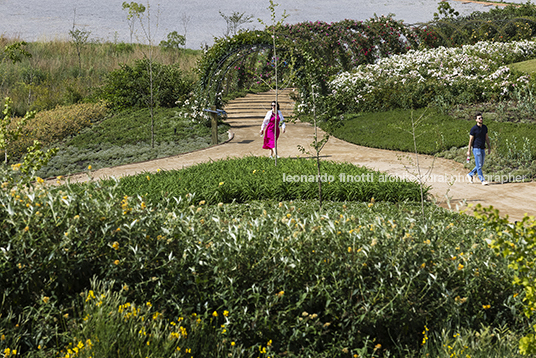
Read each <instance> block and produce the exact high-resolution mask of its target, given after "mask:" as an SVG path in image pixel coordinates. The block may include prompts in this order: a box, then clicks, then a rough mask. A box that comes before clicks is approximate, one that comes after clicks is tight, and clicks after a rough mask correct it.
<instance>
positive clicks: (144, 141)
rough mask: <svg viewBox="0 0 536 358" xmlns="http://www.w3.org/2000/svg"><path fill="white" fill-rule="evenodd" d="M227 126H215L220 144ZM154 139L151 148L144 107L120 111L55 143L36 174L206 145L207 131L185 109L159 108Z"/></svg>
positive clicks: (136, 159)
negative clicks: (53, 151) (52, 152)
mask: <svg viewBox="0 0 536 358" xmlns="http://www.w3.org/2000/svg"><path fill="white" fill-rule="evenodd" d="M58 119H59V120H60V119H61V117H60V118H58ZM140 119H143V120H142V121H141V122H140ZM228 128H229V126H228V125H227V124H225V123H221V124H220V125H219V126H218V141H219V142H220V143H221V142H224V141H226V140H228V138H229V136H228V133H227V131H228ZM155 142H156V143H155V146H154V147H152V146H151V143H150V122H149V111H148V110H147V109H140V110H131V111H125V112H121V113H118V114H116V115H114V116H111V117H108V118H106V119H105V120H101V121H99V122H98V123H95V124H94V125H92V126H91V128H87V129H86V130H81V131H80V133H79V134H77V135H76V136H73V137H65V138H63V140H62V141H61V142H60V143H56V144H57V145H58V147H59V148H60V151H59V152H58V154H57V155H56V156H55V157H54V158H52V160H51V161H50V162H49V164H48V165H47V166H45V167H43V168H42V169H41V170H40V171H38V172H37V175H38V176H40V177H43V178H48V177H56V176H59V175H68V174H72V173H79V172H82V171H85V170H87V168H88V166H89V165H91V167H92V169H93V170H96V169H99V168H105V167H111V166H116V165H121V164H128V163H133V162H140V161H144V160H150V159H156V158H163V157H167V156H171V155H176V154H180V153H185V152H189V151H193V150H198V149H201V148H206V147H209V146H210V145H211V130H210V128H209V127H206V126H205V125H204V124H201V123H197V122H193V121H192V120H191V119H190V118H189V112H188V110H186V109H182V110H181V109H177V108H159V109H158V110H157V111H156V115H155Z"/></svg>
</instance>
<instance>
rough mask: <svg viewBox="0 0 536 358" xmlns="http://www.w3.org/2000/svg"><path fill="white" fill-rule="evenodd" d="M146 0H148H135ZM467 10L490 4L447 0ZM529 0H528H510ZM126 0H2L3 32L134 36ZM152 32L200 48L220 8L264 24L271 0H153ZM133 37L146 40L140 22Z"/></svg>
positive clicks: (301, 6) (339, 15) (313, 2)
mask: <svg viewBox="0 0 536 358" xmlns="http://www.w3.org/2000/svg"><path fill="white" fill-rule="evenodd" d="M129 2H130V1H129ZM136 2H138V3H142V4H144V5H146V4H147V1H146V0H139V1H136ZM274 2H275V3H276V4H279V6H277V8H276V14H277V19H280V17H281V14H282V13H283V11H286V13H287V14H288V17H287V19H286V20H285V22H286V23H290V24H294V23H299V22H304V21H325V22H336V21H341V20H344V19H352V20H366V19H368V18H370V17H373V16H374V14H377V15H382V14H383V15H388V14H389V13H392V14H395V16H394V18H395V19H396V20H403V21H404V22H405V23H406V24H415V23H419V22H426V21H429V20H431V19H432V18H433V14H434V12H437V6H438V2H439V0H395V1H388V0H337V1H320V0H275V1H274ZM449 2H450V5H451V6H452V7H453V8H455V9H456V10H457V11H459V12H460V14H461V15H467V14H470V13H472V12H473V11H488V10H489V9H490V8H491V7H489V6H484V5H482V4H476V3H462V2H459V1H452V0H451V1H449ZM510 2H514V3H525V2H526V1H525V0H512V1H510ZM122 3H123V0H0V35H5V36H9V37H15V36H17V37H19V38H21V39H22V40H26V41H36V40H44V41H47V40H54V39H68V34H69V30H71V29H72V28H73V23H74V24H75V25H76V28H78V29H81V30H85V31H89V32H90V39H93V40H101V41H112V42H113V41H118V42H121V41H123V42H130V30H129V26H128V22H127V19H126V16H127V12H126V11H124V10H123V9H122ZM149 4H150V19H151V37H152V38H154V39H155V40H156V42H157V43H158V42H160V40H163V39H165V38H166V35H167V34H168V33H169V32H171V31H177V32H178V33H179V34H183V35H184V34H185V35H186V47H188V48H194V49H198V48H200V47H201V46H202V45H205V44H206V45H209V46H210V45H212V44H213V43H214V37H222V36H223V34H224V32H225V30H226V22H225V20H224V19H223V17H222V16H221V15H220V13H219V12H220V11H221V12H222V13H223V14H225V15H227V16H229V15H232V14H233V12H238V13H245V14H246V15H252V16H253V21H252V22H251V23H249V24H246V25H243V26H242V27H243V28H249V29H263V28H264V25H262V24H261V23H260V22H259V21H258V20H257V19H258V18H260V19H262V20H263V21H264V22H265V23H270V22H271V18H270V16H271V14H270V11H269V10H268V5H269V1H268V0H232V1H231V0H220V1H216V0H195V1H192V0H185V1H178V0H159V1H156V0H151V1H150V2H149ZM136 29H137V31H136V35H137V38H136V35H135V37H134V39H133V41H134V42H146V41H145V37H144V35H143V33H142V32H141V28H140V26H139V24H136Z"/></svg>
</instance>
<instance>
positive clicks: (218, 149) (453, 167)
mask: <svg viewBox="0 0 536 358" xmlns="http://www.w3.org/2000/svg"><path fill="white" fill-rule="evenodd" d="M290 92H291V91H290V90H285V91H280V92H279V94H278V99H279V102H280V104H281V110H282V112H283V115H284V116H289V115H290V114H291V113H292V109H293V103H292V101H291V100H290V98H289V93H290ZM274 99H275V92H274V91H271V92H266V93H260V94H249V95H247V96H246V97H244V98H239V99H236V100H234V101H232V102H231V103H229V104H228V105H227V106H226V107H225V110H226V111H227V113H228V120H227V122H228V123H229V124H230V125H231V132H232V133H230V138H231V139H230V140H229V141H228V142H226V143H223V144H220V145H217V146H214V147H210V148H207V149H203V150H198V151H195V152H191V153H186V154H181V155H176V156H173V157H168V158H162V159H157V160H152V161H148V162H142V163H134V164H128V165H121V166H117V167H112V168H104V169H100V170H97V171H95V172H93V173H92V177H93V178H94V179H99V178H106V177H112V176H114V177H121V176H125V175H133V174H137V173H142V172H155V171H157V170H158V169H162V170H171V169H180V168H184V167H188V166H190V165H194V164H196V163H200V162H206V161H209V160H217V159H225V158H229V157H242V156H247V155H255V156H260V155H266V156H267V155H268V154H269V151H267V150H263V149H261V147H262V138H261V137H260V135H259V130H260V126H261V123H262V119H263V118H264V115H265V114H266V112H267V111H268V110H269V109H270V108H269V107H270V102H271V101H272V100H274ZM288 119H289V118H287V121H288ZM313 135H314V130H313V127H312V126H311V125H310V124H306V123H301V122H297V123H288V124H287V131H286V133H284V134H282V135H281V137H280V138H279V141H278V152H279V155H280V156H281V157H291V158H296V157H298V156H303V155H301V153H300V152H299V150H298V148H297V145H301V146H303V147H305V148H310V147H309V145H310V144H311V143H312V141H313ZM322 135H323V132H322V131H320V132H319V137H320V138H321V137H322ZM311 149H312V148H311ZM321 155H322V158H323V159H326V160H333V161H339V162H349V163H353V164H356V165H363V166H366V167H368V168H371V169H375V170H380V171H382V172H385V173H388V174H390V175H393V176H399V177H406V178H410V179H415V176H414V174H416V173H417V167H416V166H415V165H414V164H415V163H416V158H415V155H414V154H413V155H412V154H408V153H403V152H396V151H389V150H382V149H374V148H367V147H362V146H359V145H355V144H350V143H347V142H345V141H342V140H339V139H336V138H333V137H332V138H330V139H329V141H328V143H327V144H326V146H325V147H324V149H323V150H322V152H321ZM418 162H419V166H420V168H421V171H422V173H427V172H428V173H429V176H428V179H427V184H429V185H431V186H432V189H431V194H432V195H433V196H434V197H435V198H436V200H437V202H438V204H439V205H441V206H443V207H448V206H449V204H450V206H451V208H452V209H454V210H455V209H456V205H457V204H458V205H459V204H460V203H462V202H465V203H467V204H477V203H480V204H482V205H484V206H490V205H492V206H493V207H495V208H497V209H499V210H500V213H501V216H504V215H505V214H508V215H509V217H510V219H511V220H519V219H520V218H522V217H523V215H524V214H525V213H528V214H529V215H531V216H534V215H536V182H531V183H505V184H500V183H491V184H490V185H489V186H483V185H480V184H469V183H468V182H467V179H466V177H465V175H466V173H467V170H466V169H464V168H463V165H462V164H460V163H456V162H453V161H451V160H446V159H441V158H437V159H434V158H433V157H430V156H425V155H419V156H418ZM291 174H292V173H289V175H291ZM328 174H329V173H328ZM338 179H339V178H336V180H338ZM71 180H72V181H84V180H88V177H87V175H78V176H74V177H72V178H71ZM476 181H478V180H476ZM461 207H462V206H460V208H461Z"/></svg>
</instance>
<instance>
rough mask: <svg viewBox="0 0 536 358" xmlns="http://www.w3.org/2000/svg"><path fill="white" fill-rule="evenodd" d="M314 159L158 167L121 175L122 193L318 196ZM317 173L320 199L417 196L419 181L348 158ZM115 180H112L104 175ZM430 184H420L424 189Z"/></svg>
mask: <svg viewBox="0 0 536 358" xmlns="http://www.w3.org/2000/svg"><path fill="white" fill-rule="evenodd" d="M317 178H318V175H317V168H316V161H315V160H312V159H307V158H298V159H291V158H280V159H278V161H277V166H275V165H274V161H273V160H270V159H268V158H265V157H254V156H249V157H244V158H229V159H226V160H217V161H211V162H207V163H202V164H198V165H195V166H192V167H188V168H184V169H181V170H171V171H162V172H159V173H157V174H150V173H146V174H140V175H136V176H129V177H124V178H121V180H120V182H119V188H120V189H119V190H121V192H122V193H124V194H125V195H129V196H130V195H134V194H135V193H140V194H142V195H146V196H147V197H148V198H150V199H148V200H151V201H153V202H158V201H161V200H162V199H163V198H165V197H172V196H184V195H186V194H188V193H193V194H195V195H196V198H197V199H198V200H205V201H206V202H207V203H210V204H217V203H220V202H223V203H230V202H233V201H234V202H237V203H244V202H247V201H250V200H295V199H303V200H306V199H317V198H318V181H317ZM320 179H321V180H322V181H323V183H322V198H323V200H332V201H345V200H351V201H367V202H368V201H370V200H371V199H372V198H374V200H377V201H391V202H399V201H405V200H409V201H419V200H420V198H421V192H420V187H419V185H418V184H417V183H415V182H411V181H408V180H402V179H397V178H395V177H390V176H388V175H386V174H382V173H380V172H376V171H371V170H369V169H367V168H365V167H358V166H356V165H353V164H349V163H335V162H331V161H322V164H321V175H320ZM105 183H108V184H110V185H115V182H114V181H113V180H111V181H107V182H105ZM427 192H428V188H425V189H424V194H425V195H426V194H427Z"/></svg>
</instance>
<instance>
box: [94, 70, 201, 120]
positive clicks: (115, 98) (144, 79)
mask: <svg viewBox="0 0 536 358" xmlns="http://www.w3.org/2000/svg"><path fill="white" fill-rule="evenodd" d="M120 66H121V68H120V69H118V70H114V71H112V72H110V73H109V74H108V75H107V76H106V80H105V82H104V85H103V86H102V87H101V88H100V89H99V91H98V94H97V97H98V98H100V99H102V100H104V101H106V103H107V104H108V105H109V106H110V107H111V108H112V109H114V110H116V111H121V110H125V109H130V108H140V107H147V106H148V105H149V104H152V105H153V106H161V107H166V108H171V107H175V106H176V102H177V101H181V102H182V101H184V100H185V99H186V98H187V95H188V94H189V93H190V91H191V89H192V83H191V82H190V81H188V80H185V79H184V76H183V75H182V71H181V70H180V68H179V67H178V66H176V65H162V64H160V63H158V62H155V61H154V60H153V61H151V60H149V59H143V60H138V61H136V62H135V63H134V64H133V65H132V66H131V65H128V64H121V65H120Z"/></svg>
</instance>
